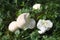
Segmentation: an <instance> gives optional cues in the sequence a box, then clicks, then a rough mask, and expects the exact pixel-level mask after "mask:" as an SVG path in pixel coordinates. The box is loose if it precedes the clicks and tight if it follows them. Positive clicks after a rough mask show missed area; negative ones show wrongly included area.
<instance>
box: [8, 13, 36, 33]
mask: <svg viewBox="0 0 60 40" xmlns="http://www.w3.org/2000/svg"><path fill="white" fill-rule="evenodd" d="M35 23H36V22H35V20H34V19H32V18H30V14H29V13H23V14H21V15H19V16H18V18H17V20H16V21H13V22H11V23H10V24H9V27H8V29H9V30H10V31H12V32H14V31H15V30H16V29H18V28H20V29H23V30H26V29H32V28H34V27H35Z"/></svg>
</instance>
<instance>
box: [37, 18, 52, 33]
mask: <svg viewBox="0 0 60 40" xmlns="http://www.w3.org/2000/svg"><path fill="white" fill-rule="evenodd" d="M52 26H53V23H52V22H51V21H50V20H41V19H40V20H39V21H38V23H37V28H38V29H39V31H38V32H39V33H40V34H43V33H45V32H46V31H48V30H49V29H50V28H52Z"/></svg>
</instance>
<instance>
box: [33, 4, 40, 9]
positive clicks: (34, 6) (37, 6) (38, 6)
mask: <svg viewBox="0 0 60 40" xmlns="http://www.w3.org/2000/svg"><path fill="white" fill-rule="evenodd" d="M40 6H41V4H34V5H33V9H40Z"/></svg>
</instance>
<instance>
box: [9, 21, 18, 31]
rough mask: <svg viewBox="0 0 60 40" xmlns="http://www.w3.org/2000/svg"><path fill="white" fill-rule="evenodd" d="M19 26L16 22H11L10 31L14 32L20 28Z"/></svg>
mask: <svg viewBox="0 0 60 40" xmlns="http://www.w3.org/2000/svg"><path fill="white" fill-rule="evenodd" d="M17 25H18V24H17V22H16V21H13V22H11V23H10V24H9V26H8V29H9V31H11V32H14V31H15V30H16V29H17V28H18V26H17Z"/></svg>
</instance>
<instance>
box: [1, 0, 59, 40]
mask: <svg viewBox="0 0 60 40" xmlns="http://www.w3.org/2000/svg"><path fill="white" fill-rule="evenodd" d="M36 3H40V4H41V10H33V9H32V6H33V5H34V4H36ZM24 12H29V13H30V16H31V17H32V18H34V19H35V21H36V23H37V21H38V20H39V19H49V20H51V21H52V22H53V28H52V29H50V30H49V31H47V32H46V33H44V34H42V35H40V34H39V33H38V32H37V30H38V29H37V28H36V27H35V28H34V29H32V30H31V29H27V30H26V31H24V30H22V29H19V30H17V31H16V32H10V31H9V30H8V25H9V23H10V22H12V21H14V20H16V18H17V16H18V15H20V14H22V13H24ZM0 40H60V0H0Z"/></svg>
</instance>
